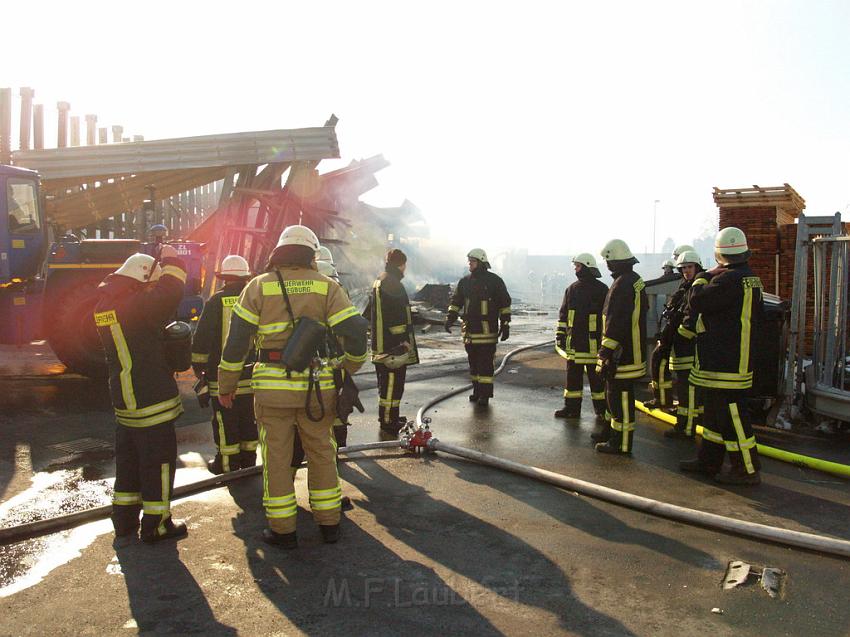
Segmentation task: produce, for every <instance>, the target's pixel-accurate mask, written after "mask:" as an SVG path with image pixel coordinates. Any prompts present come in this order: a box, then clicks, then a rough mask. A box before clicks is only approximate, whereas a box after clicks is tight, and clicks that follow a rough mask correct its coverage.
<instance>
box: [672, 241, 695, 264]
mask: <svg viewBox="0 0 850 637" xmlns="http://www.w3.org/2000/svg"><path fill="white" fill-rule="evenodd" d="M688 251H690V252H693V251H694V247H693V246H689V245H688V244H687V243H683V244H682V245H680V246H676V247H675V248H673V259H674V260H675V259H678V258H679V255H680V254H682V253H683V252H688Z"/></svg>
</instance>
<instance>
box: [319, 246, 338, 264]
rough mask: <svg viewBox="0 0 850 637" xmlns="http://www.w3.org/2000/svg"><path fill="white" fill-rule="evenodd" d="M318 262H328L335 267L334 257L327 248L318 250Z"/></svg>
mask: <svg viewBox="0 0 850 637" xmlns="http://www.w3.org/2000/svg"><path fill="white" fill-rule="evenodd" d="M316 261H327V262H328V263H330V264H331V265H334V255H333V254H332V253H331V251H330V250H329V249H328V248H327V247H326V246H319V249H318V250H316Z"/></svg>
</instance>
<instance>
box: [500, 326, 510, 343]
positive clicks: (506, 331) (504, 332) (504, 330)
mask: <svg viewBox="0 0 850 637" xmlns="http://www.w3.org/2000/svg"><path fill="white" fill-rule="evenodd" d="M510 335H511V324H510V323H502V325H501V327H500V328H499V337H500V338H499V340H500V341H506V340H508V337H509V336H510Z"/></svg>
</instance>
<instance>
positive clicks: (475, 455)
mask: <svg viewBox="0 0 850 637" xmlns="http://www.w3.org/2000/svg"><path fill="white" fill-rule="evenodd" d="M550 342H551V341H546V342H544V343H537V344H534V345H529V346H525V347H520V348H517V349H515V350H512V351H511V352H508V354H506V355H505V357H504V358H503V359H502V363H501V364H500V365H499V367H498V369H496V370H495V372H494V375H498V374H499V373H501V372H502V371H503V370H504V368H505V365H506V364H507V362H508V361H509V360H510V359H511V358H513V357H514V356H516V355H517V354H519V353H521V352H524V351H526V350H530V349H535V348H538V347H542V346H545V345H548V344H549V343H550ZM470 386H471V385H469V384H466V385H463V386H461V387H458V388H456V389H453V390H451V391H449V392H446V393H444V394H440V395H439V396H437V397H435V398H433V399H431V400H430V401H429V402H427V403H426V404H425V405H423V406H422V407H421V408H420V409H419V410H418V411H417V414H416V420H415V422H411V423H409V424H408V426H406V427H405V428H404V429H403V430H402V431H401V432H400V438H399V440H393V441H386V442H373V443H366V444H362V445H350V446H348V447H342V448H340V450H339V451H340V453H351V452H354V451H365V450H372V449H392V448H404V449H408V450H411V451H420V450H425V449H427V450H429V451H441V452H443V453H448V454H451V455H455V456H458V457H462V458H466V459H469V460H473V461H475V462H478V463H481V464H484V465H488V466H492V467H494V468H497V469H502V470H505V471H510V472H512V473H516V474H518V475H524V476H527V477H530V478H533V479H535V480H539V481H542V482H547V483H549V484H553V485H555V486H558V487H561V488H564V489H568V490H570V491H574V492H576V493H580V494H584V495H588V496H590V497H594V498H597V499H600V500H603V501H606V502H611V503H613V504H617V505H619V506H624V507H627V508H630V509H634V510H638V511H642V512H644V513H649V514H651V515H656V516H660V517H665V518H669V519H673V520H678V521H681V522H686V523H688V524H693V525H697V526H702V527H706V528H709V529H713V530H718V531H722V532H727V533H733V534H737V535H742V536H745V537H751V538H755V539H757V540H766V541H770V542H775V543H778V544H782V545H785V546H791V547H797V548H803V549H806V550H813V551H819V552H823V553H828V554H832V555H838V556H841V557H850V541H847V540H842V539H838V538H832V537H828V536H823V535H816V534H813V533H805V532H801V531H792V530H789V529H783V528H779V527H773V526H769V525H765V524H758V523H755V522H748V521H745V520H737V519H735V518H730V517H726V516H722V515H717V514H714V513H708V512H705V511H699V510H696V509H690V508H686V507H681V506H678V505H673V504H669V503H666V502H661V501H658V500H653V499H651V498H645V497H642V496H638V495H635V494H632V493H628V492H625V491H619V490H617V489H612V488H609V487H605V486H602V485H598V484H595V483H592V482H587V481H584V480H579V479H577V478H572V477H570V476H567V475H563V474H560V473H556V472H553V471H548V470H546V469H541V468H538V467H533V466H530V465H524V464H521V463H518V462H513V461H511V460H507V459H504V458H498V457H496V456H491V455H489V454H486V453H483V452H480V451H476V450H474V449H467V448H465V447H461V446H458V445H453V444H450V443H445V442H441V441H439V440H438V439H436V438H434V437H433V436H432V433H431V431H430V419H429V418H426V417H425V415H424V414H425V413H426V412H427V411H428V410H429V409H430V408H431V407H433V406H434V405H436V404H438V403H440V402H442V401H444V400H447V399H448V398H451V397H452V396H455V395H457V394H459V393H461V392H463V391H466V390H467V389H469V388H470ZM776 451H780V450H776ZM783 453H788V452H783ZM766 455H767V454H766ZM790 455H796V454H790ZM821 462H825V461H821ZM832 464H835V463H832ZM260 471H262V467H259V466H258V467H251V468H248V469H241V470H239V471H234V472H231V473H227V474H224V475H221V476H214V477H212V478H208V479H206V480H201V481H198V482H195V483H192V484H189V485H184V486H181V487H177V488H175V489H174V494H173V498H174V499H178V498H181V497H186V496H187V495H190V494H193V493H197V492H199V491H204V490H207V489H209V488H215V487H218V486H221V485H223V484H226V483H228V482H231V481H234V480H238V479H240V478H243V477H246V476H249V475H254V474H256V473H259V472H260ZM111 509H112V507H111V505H106V506H102V507H97V508H93V509H88V510H86V511H79V512H76V513H71V514H68V515H64V516H59V517H56V518H50V519H47V520H41V521H37V522H30V523H27V524H22V525H19V526H15V527H11V528H7V529H0V545H5V544H9V543H11V542H17V541H21V540H24V539H29V538H32V537H36V536H38V535H43V534H46V533H49V532H54V531H58V530H62V529H65V528H69V527H72V526H76V525H79V524H82V523H84V522H88V521H92V520H96V519H102V518H105V517H107V516H108V515H109V514H110V512H111Z"/></svg>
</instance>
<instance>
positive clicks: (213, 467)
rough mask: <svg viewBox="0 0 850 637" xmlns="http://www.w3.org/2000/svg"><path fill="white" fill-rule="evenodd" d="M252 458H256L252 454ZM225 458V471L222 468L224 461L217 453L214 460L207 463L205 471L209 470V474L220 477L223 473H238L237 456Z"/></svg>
mask: <svg viewBox="0 0 850 637" xmlns="http://www.w3.org/2000/svg"><path fill="white" fill-rule="evenodd" d="M254 456H255V458H256V454H254ZM227 458H228V460H227V469H225V468H224V466H223V465H224V459H223V458H222V456H221V454H219V453H217V454H216V455H215V458H213V459H212V460H210V461H209V462H208V463H207V469H209V472H210V473H212V474H214V475H217V476H220V475H221V474H223V473H228V472H230V471H238V470H239V469H240V468H241V463H240V456H239V455H235V454H234V455H232V456H228V457H227Z"/></svg>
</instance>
